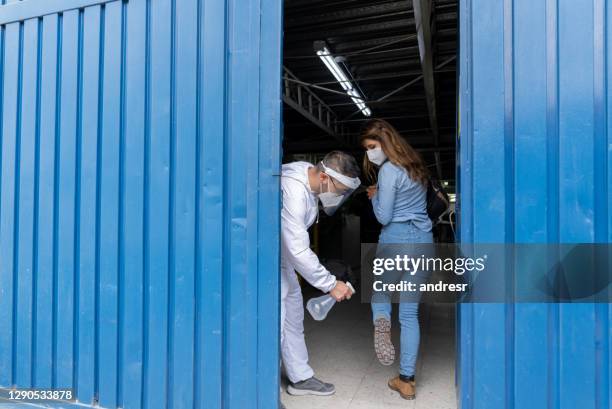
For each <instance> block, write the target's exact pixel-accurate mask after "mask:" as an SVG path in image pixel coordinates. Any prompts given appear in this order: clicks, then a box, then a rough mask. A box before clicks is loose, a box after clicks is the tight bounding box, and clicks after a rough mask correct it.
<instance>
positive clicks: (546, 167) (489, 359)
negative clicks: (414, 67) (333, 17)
mask: <svg viewBox="0 0 612 409" xmlns="http://www.w3.org/2000/svg"><path fill="white" fill-rule="evenodd" d="M460 27H461V29H460V33H461V34H460V60H461V62H460V133H459V150H460V151H459V155H458V159H459V178H460V207H461V210H460V213H461V216H460V238H461V240H462V241H463V242H492V243H501V242H506V243H514V242H516V243H602V242H603V243H608V242H610V241H612V211H611V210H610V209H611V208H612V189H611V186H610V185H611V182H612V129H611V128H610V127H611V126H612V110H611V108H612V87H611V85H610V81H612V65H611V64H612V63H611V62H610V61H609V58H610V56H612V32H611V30H612V6H611V5H610V4H608V3H607V2H606V1H605V0H541V1H533V0H514V1H512V0H500V1H490V0H461V2H460ZM611 317H612V306H611V305H609V304H573V305H572V304H516V305H512V304H474V305H461V307H460V313H459V319H460V321H459V322H460V324H459V329H458V333H459V337H460V340H459V354H458V357H459V358H458V359H459V371H458V387H459V389H458V390H459V400H460V405H461V408H462V409H473V408H474V409H490V408H496V409H497V408H519V409H542V408H551V409H574V408H580V409H606V408H609V407H610V399H611V397H610V389H611V386H612V383H611V382H612V380H611V377H610V375H611V372H612V363H611V362H612V361H611V359H610V344H611V342H612V328H611V326H610V318H611Z"/></svg>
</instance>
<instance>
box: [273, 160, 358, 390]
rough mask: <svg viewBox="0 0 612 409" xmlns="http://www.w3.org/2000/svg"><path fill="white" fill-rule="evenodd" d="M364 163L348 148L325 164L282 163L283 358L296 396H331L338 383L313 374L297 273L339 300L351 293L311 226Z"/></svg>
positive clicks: (341, 196)
mask: <svg viewBox="0 0 612 409" xmlns="http://www.w3.org/2000/svg"><path fill="white" fill-rule="evenodd" d="M360 184H361V182H360V180H359V167H358V166H357V163H356V161H355V159H354V158H353V157H352V156H351V155H348V154H346V153H344V152H339V151H334V152H330V153H328V154H327V155H326V156H325V157H324V158H323V160H322V161H321V162H319V163H318V164H317V165H313V164H311V163H308V162H293V163H288V164H285V165H283V167H282V175H281V191H282V201H283V204H282V211H281V357H282V362H283V365H284V367H285V372H286V374H287V377H288V378H289V381H290V383H289V386H288V387H287V393H289V394H291V395H319V396H325V395H331V394H333V393H334V392H335V387H334V385H332V384H330V383H325V382H322V381H320V380H319V379H317V378H315V377H314V371H313V370H312V368H311V367H310V365H308V351H307V350H306V342H305V340H304V304H303V300H302V292H301V288H300V284H299V282H298V278H297V276H296V272H297V273H299V274H300V275H301V276H302V277H303V278H304V279H305V280H306V281H308V282H309V283H310V284H311V285H312V286H314V287H316V288H318V289H319V290H321V291H323V292H324V293H329V294H330V295H331V296H332V297H334V298H335V299H336V301H342V300H344V299H346V298H350V296H351V295H352V291H351V290H350V289H349V287H348V286H347V285H346V284H345V283H344V282H342V281H337V280H336V277H335V276H334V275H332V274H331V273H330V272H329V271H328V270H327V269H326V268H325V267H323V265H321V262H320V261H319V258H318V257H317V255H316V254H315V253H314V252H313V251H312V250H311V249H310V238H309V236H308V228H309V227H310V226H311V225H312V224H313V223H314V222H315V221H318V214H319V206H318V202H319V201H320V202H321V205H322V208H323V211H325V213H327V214H329V215H331V214H333V213H334V212H335V211H336V209H337V208H338V207H340V205H342V203H343V202H344V201H345V200H346V199H347V198H348V197H349V196H350V195H351V193H353V191H354V190H355V189H357V188H358V187H359V186H360Z"/></svg>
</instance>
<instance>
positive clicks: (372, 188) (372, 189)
mask: <svg viewBox="0 0 612 409" xmlns="http://www.w3.org/2000/svg"><path fill="white" fill-rule="evenodd" d="M377 191H378V189H377V188H376V185H372V186H368V189H367V192H368V199H370V200H372V198H373V197H374V195H375V194H376V192H377Z"/></svg>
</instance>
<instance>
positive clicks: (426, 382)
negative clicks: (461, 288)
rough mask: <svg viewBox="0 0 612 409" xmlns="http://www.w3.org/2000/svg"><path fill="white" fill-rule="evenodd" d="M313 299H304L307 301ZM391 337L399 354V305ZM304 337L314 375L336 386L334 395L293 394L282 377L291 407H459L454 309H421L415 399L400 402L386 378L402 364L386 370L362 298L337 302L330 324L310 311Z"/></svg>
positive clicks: (284, 395)
mask: <svg viewBox="0 0 612 409" xmlns="http://www.w3.org/2000/svg"><path fill="white" fill-rule="evenodd" d="M311 296H312V295H305V296H304V298H305V299H306V300H308V299H309V298H310V297H311ZM394 313H395V315H394V317H393V329H392V333H393V338H394V345H395V346H396V349H397V350H399V340H398V336H399V323H398V321H397V305H395V306H394ZM305 314H306V319H305V323H304V325H305V333H306V342H307V344H308V350H309V353H310V364H311V366H312V367H313V369H314V370H315V376H316V377H318V378H319V379H322V380H323V381H326V382H331V383H333V384H335V385H336V393H335V394H334V395H332V396H326V397H320V396H300V397H295V396H290V395H288V394H287V393H286V392H285V386H286V380H285V379H284V378H283V393H282V395H281V399H282V401H283V403H284V404H285V406H286V407H287V409H399V408H411V409H456V408H457V404H456V398H455V383H454V382H455V343H454V306H453V305H451V304H433V305H432V304H429V305H425V304H423V305H421V310H420V314H421V316H420V321H421V347H420V353H419V360H418V362H417V373H416V380H417V391H416V399H415V400H412V401H408V400H404V399H402V398H401V397H400V396H399V394H397V393H396V392H393V391H391V390H390V389H389V388H388V386H387V380H388V379H389V378H391V377H393V376H395V375H397V373H398V366H399V363H398V361H397V360H396V362H395V364H394V365H392V366H388V367H385V366H382V365H381V364H380V363H379V362H378V360H377V359H376V355H375V353H374V347H373V342H372V337H373V334H372V323H371V318H370V305H369V304H362V303H361V302H360V300H359V297H353V299H352V300H350V301H348V302H342V303H340V304H336V305H335V306H334V308H333V310H332V311H331V312H330V314H329V316H328V317H327V319H326V320H324V321H321V322H316V321H314V320H312V318H311V317H310V315H309V314H308V312H306V313H305Z"/></svg>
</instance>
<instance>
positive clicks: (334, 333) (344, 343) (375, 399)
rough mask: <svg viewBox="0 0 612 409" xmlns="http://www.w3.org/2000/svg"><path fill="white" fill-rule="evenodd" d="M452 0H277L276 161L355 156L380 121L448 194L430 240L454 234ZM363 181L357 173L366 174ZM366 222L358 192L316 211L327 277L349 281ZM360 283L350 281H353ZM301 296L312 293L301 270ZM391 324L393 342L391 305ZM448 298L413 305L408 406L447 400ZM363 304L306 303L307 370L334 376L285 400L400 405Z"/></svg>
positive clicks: (450, 379)
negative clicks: (326, 306)
mask: <svg viewBox="0 0 612 409" xmlns="http://www.w3.org/2000/svg"><path fill="white" fill-rule="evenodd" d="M458 21H459V20H458V3H457V1H454V0H414V1H410V0H384V1H379V0H357V1H356V0H285V2H284V44H283V78H282V81H283V82H282V89H283V102H284V104H283V105H284V108H283V123H284V127H283V129H284V134H283V163H289V162H294V161H307V162H310V163H312V164H316V163H318V162H319V161H320V160H321V159H322V158H323V157H324V156H325V154H326V153H328V152H330V151H332V150H342V151H345V152H347V153H350V154H352V155H353V156H354V157H355V158H356V160H357V163H359V164H361V163H362V161H363V157H364V150H363V148H362V147H361V146H360V145H359V134H360V130H361V128H362V127H363V126H364V124H365V123H367V121H368V120H370V119H372V118H381V119H385V120H386V121H388V122H389V123H391V124H392V125H393V126H394V127H395V128H396V129H397V130H398V131H399V133H400V134H401V135H402V136H403V137H404V138H405V139H406V140H407V141H408V143H409V144H410V145H411V146H412V147H413V148H415V149H416V150H417V151H418V152H419V153H420V154H421V156H422V157H423V159H424V160H425V162H426V163H427V166H428V168H429V170H430V173H431V174H432V175H433V176H435V177H437V178H438V179H439V180H440V181H441V182H442V184H443V186H444V187H445V188H446V190H447V192H448V193H449V196H450V198H451V211H450V213H448V214H446V215H445V216H444V217H443V218H442V219H441V220H440V222H439V223H437V224H436V226H435V228H434V237H435V241H436V242H439V243H448V242H453V241H454V237H455V234H454V221H455V218H454V201H455V189H456V179H455V167H456V161H455V158H456V122H457V121H456V118H457V106H456V105H457V103H456V101H457V66H458V64H457V50H458ZM362 181H363V182H364V183H367V181H366V180H365V178H363V177H362ZM380 229H381V225H380V224H379V223H378V222H377V220H376V218H375V216H374V213H373V211H372V208H371V204H370V201H369V200H368V198H367V194H366V192H365V191H364V190H363V189H362V190H361V192H359V191H358V192H356V193H355V194H354V195H353V196H352V197H351V199H349V201H347V202H346V203H345V204H344V205H343V206H342V208H341V209H340V210H339V211H338V212H336V213H335V214H334V215H333V216H326V215H325V214H324V213H322V212H321V215H320V218H319V221H318V223H315V224H314V225H313V226H312V227H311V228H310V238H311V247H312V248H313V250H314V251H315V252H316V253H317V255H318V256H319V258H320V260H322V263H323V264H324V265H325V266H326V267H327V268H328V269H329V270H330V271H331V272H332V273H334V274H335V275H336V276H337V277H344V278H346V277H351V279H352V281H353V282H357V284H358V281H359V276H360V269H361V266H360V250H361V243H376V242H377V241H378V235H379V233H380ZM358 291H359V290H358ZM302 293H303V297H304V300H305V301H307V300H308V299H310V298H312V297H316V296H320V295H321V293H320V292H319V291H318V290H316V289H314V288H313V287H311V286H310V285H309V284H308V283H307V282H306V281H304V280H302ZM393 309H394V315H393V316H392V325H393V327H392V334H393V340H394V344H395V346H396V348H397V349H398V350H399V345H400V344H399V323H398V318H397V305H394V306H393ZM455 315H456V314H455V306H454V305H453V304H444V303H427V304H421V307H420V308H419V322H420V327H421V342H420V348H419V355H418V356H419V358H418V361H417V369H416V379H417V392H416V394H417V397H416V400H414V401H411V402H412V403H410V405H413V407H416V408H449V409H454V408H456V407H457V404H456V394H455ZM371 316H372V314H371V308H370V304H365V303H361V300H360V297H359V296H356V297H353V298H352V299H351V300H350V301H346V302H341V303H339V304H337V305H336V306H335V307H334V308H333V310H332V311H331V312H330V314H329V315H328V317H327V318H326V319H325V320H324V321H318V322H317V321H314V320H313V319H312V318H311V317H310V316H309V314H308V313H307V312H306V313H305V320H304V326H305V337H306V344H307V346H308V352H309V362H310V365H311V366H312V368H313V369H314V371H315V376H317V377H319V378H320V379H322V380H323V381H326V382H331V383H334V384H335V386H336V393H335V394H334V395H333V396H330V397H317V396H306V397H295V396H289V395H288V394H287V393H286V391H285V386H286V384H287V379H286V377H285V376H283V377H282V378H281V385H282V386H283V393H282V394H281V400H282V401H283V402H284V404H285V406H286V407H287V408H288V409H298V408H315V407H316V408H330V409H331V408H394V407H400V406H401V407H406V403H407V401H405V400H403V399H401V398H400V397H399V395H398V394H397V393H394V392H393V391H391V390H390V389H389V388H388V387H387V380H388V379H389V378H391V377H392V376H395V375H397V374H398V359H396V362H395V364H394V365H392V366H382V365H381V364H380V363H379V362H378V360H377V358H376V354H375V352H374V346H373V325H372V319H371Z"/></svg>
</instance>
